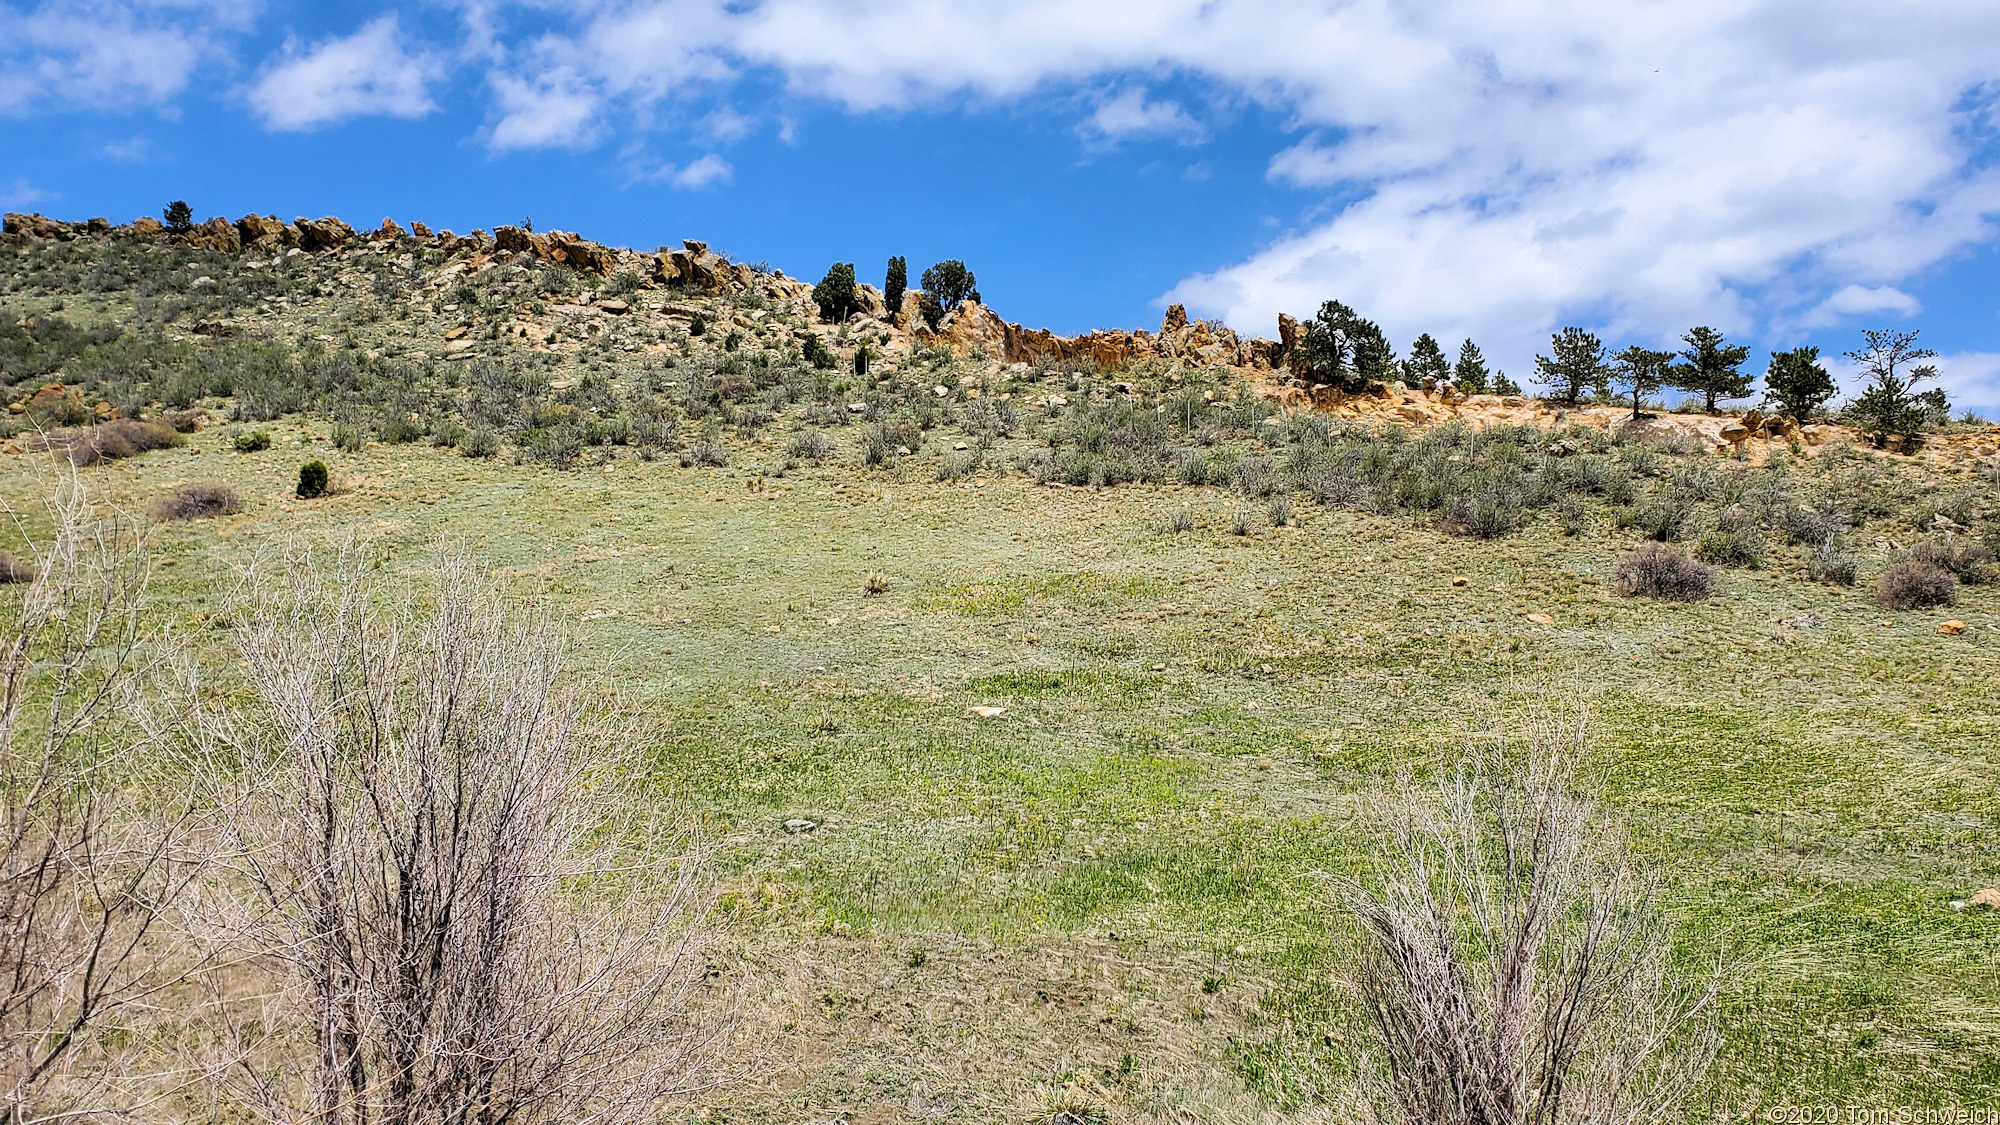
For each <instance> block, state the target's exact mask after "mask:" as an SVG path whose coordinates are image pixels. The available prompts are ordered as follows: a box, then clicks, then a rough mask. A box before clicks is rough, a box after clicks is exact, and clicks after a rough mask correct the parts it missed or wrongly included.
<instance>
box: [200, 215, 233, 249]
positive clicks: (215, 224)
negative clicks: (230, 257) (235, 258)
mask: <svg viewBox="0 0 2000 1125" xmlns="http://www.w3.org/2000/svg"><path fill="white" fill-rule="evenodd" d="M187 240H188V244H189V245H191V246H199V247H201V248H202V249H204V250H216V251H220V252H222V253H225V254H234V253H236V252H237V251H239V250H241V249H243V239H242V236H241V235H239V234H237V232H236V224H235V223H232V222H230V221H229V220H228V219H225V218H222V217H221V216H217V217H215V218H213V219H210V220H208V221H207V222H205V223H199V224H197V225H196V226H195V228H194V229H193V230H191V231H189V232H187Z"/></svg>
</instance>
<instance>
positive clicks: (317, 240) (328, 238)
mask: <svg viewBox="0 0 2000 1125" xmlns="http://www.w3.org/2000/svg"><path fill="white" fill-rule="evenodd" d="M292 225H293V226H294V227H296V228H297V229H298V232H299V246H300V248H301V249H304V250H306V251H309V252H311V253H319V252H321V251H324V250H338V249H340V248H341V247H343V246H345V245H347V244H348V242H350V241H352V240H353V238H354V228H353V227H350V226H348V225H347V224H346V223H343V222H341V221H340V220H339V219H337V218H334V217H333V216H332V215H328V216H327V217H326V218H324V219H308V218H305V217H304V216H301V217H299V218H297V219H294V220H293V221H292Z"/></svg>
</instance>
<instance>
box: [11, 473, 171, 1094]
mask: <svg viewBox="0 0 2000 1125" xmlns="http://www.w3.org/2000/svg"><path fill="white" fill-rule="evenodd" d="M49 510H50V511H49V514H50V516H51V517H52V520H51V522H52V523H53V524H54V527H55V532H54V537H53V539H52V540H51V541H50V542H49V543H48V544H47V545H46V546H45V547H43V548H40V549H38V551H37V555H38V558H37V560H36V563H35V564H34V565H33V566H32V567H26V565H25V564H22V563H19V562H15V561H12V560H10V566H12V567H24V568H26V569H29V570H30V571H31V573H30V575H29V580H28V585H27V588H26V589H25V590H24V591H22V593H21V594H20V596H19V597H20V601H19V607H18V613H10V614H9V615H8V622H7V625H6V626H5V627H4V631H0V1121H4V1122H8V1123H10V1125H18V1123H21V1122H26V1121H31V1120H44V1121H46V1120H54V1119H56V1118H66V1117H72V1116H74V1117H86V1116H94V1115H96V1114H97V1113H99V1112H102V1111H104V1110H105V1109H106V1108H107V1107H104V1106H100V1105H98V1104H96V1097H95V1095H96V1094H97V1092H98V1089H99V1088H100V1084H101V1083H102V1082H103V1081H105V1080H107V1079H111V1078H117V1077H121V1076H126V1067H124V1066H123V1065H122V1063H121V1061H120V1060H119V1059H118V1058H117V1057H116V1055H115V1052H117V1051H118V1050H119V1048H120V1047H121V1045H122V1041H121V1040H120V1039H119V1038H118V1037H116V1036H108V1037H105V1036H99V1035H97V1034H95V1029H96V1028H99V1027H101V1026H102V1025H104V1024H105V1023H106V1021H107V1020H109V1019H111V1018H113V1017H115V1016H117V1015H119V1014H122V1013H124V1012H125V1011H127V1010H128V1009H131V1008H133V1007H134V1006H136V1005H142V1004H144V1003H146V1002H147V1001H148V1000H149V999H151V998H152V997H154V996H156V995H157V994H158V993H159V992H160V991H161V990H163V989H165V988H167V987H169V986H171V985H172V984H174V983H176V982H177V981H178V980H180V979H181V977H182V974H184V973H185V971H186V970H187V968H188V967H189V963H188V962H187V961H186V960H185V959H184V955H185V953H186V949H185V947H184V944H183V943H182V942H181V941H179V940H178V939H177V938H176V937H175V936H174V935H172V934H170V933H164V932H162V931H164V930H165V929H166V927H164V926H162V925H160V922H161V916H162V913H163V912H164V911H165V910H167V909H168V908H170V907H171V905H172V904H173V902H174V900H175V899H176V898H177V897H178V896H179V894H180V893H181V891H182V890H184V889H185V888H186V886H187V883H188V880H189V879H190V878H193V877H194V876H195V875H196V874H197V872H198V870H199V867H200V864H199V862H198V861H197V860H196V859H195V858H194V857H193V856H192V853H189V852H187V851H185V850H184V849H183V848H182V846H181V845H182V844H183V843H184V841H185V838H186V831H185V830H186V828H187V826H188V819H187V817H186V816H185V815H181V816H175V815H172V813H171V812H169V813H167V814H164V815H159V814H155V815H151V816H149V815H147V814H146V813H145V812H144V811H142V810H140V809H137V808H135V807H134V806H133V803H132V802H131V801H130V800H128V799H127V797H126V794H125V793H124V792H123V791H122V790H121V789H120V787H119V786H117V784H116V782H115V778H116V776H117V774H118V772H119V771H120V769H121V768H122V767H123V766H124V765H125V763H126V760H127V755H128V752H129V750H130V749H131V748H132V746H133V745H135V740H134V739H133V738H131V737H129V736H128V733H127V731H128V728H127V727H126V724H125V722H124V716H125V714H126V713H127V712H126V704H127V702H128V700H129V692H130V689H131V687H132V686H133V685H134V684H135V683H136V682H137V681H138V680H139V679H140V678H141V677H142V676H143V675H144V674H145V672H146V664H147V661H146V660H145V659H144V655H143V654H144V653H145V652H146V647H145V645H144V644H143V641H144V636H143V634H142V631H141V629H140V624H139V622H140V615H141V612H142V609H143V606H144V594H145V579H146V559H145V555H144V552H143V550H142V548H141V546H140V543H139V540H138V536H137V535H136V533H135V530H134V529H133V528H132V527H131V526H129V525H128V524H126V523H124V522H123V521H121V520H117V519H100V518H97V517H95V516H94V515H93V513H92V510H91V507H90V503H89V499H88V497H87V495H86V493H85V491H84V489H83V487H82V485H81V483H80V482H78V481H77V479H76V478H75V477H74V476H71V477H70V478H68V479H67V480H65V481H64V482H63V483H62V484H61V485H59V486H58V488H57V490H56V493H55V495H54V497H53V499H52V500H51V501H50V503H49Z"/></svg>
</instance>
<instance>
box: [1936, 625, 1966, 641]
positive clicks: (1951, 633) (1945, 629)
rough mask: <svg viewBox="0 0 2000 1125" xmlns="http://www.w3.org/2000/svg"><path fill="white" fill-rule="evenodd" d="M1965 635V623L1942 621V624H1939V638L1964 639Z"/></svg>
mask: <svg viewBox="0 0 2000 1125" xmlns="http://www.w3.org/2000/svg"><path fill="white" fill-rule="evenodd" d="M1964 635H1965V622H1963V621H1940V622H1938V636H1940V637H1962V636H1964Z"/></svg>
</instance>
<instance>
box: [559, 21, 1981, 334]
mask: <svg viewBox="0 0 2000 1125" xmlns="http://www.w3.org/2000/svg"><path fill="white" fill-rule="evenodd" d="M1996 41H2000V5H1993V4H1938V3H1935V0H1881V2H1879V3H1876V4H1872V5H1868V6H1863V7H1855V6H1848V7H1844V8H1842V9H1840V11H1839V13H1838V14H1837V16H1829V15H1828V11H1827V9H1826V8H1825V7H1824V6H1823V5H1820V4H1816V3H1811V2H1809V0H1685V2H1683V3H1679V4H1671V5H1662V4H1657V3H1646V2H1638V0H1623V2H1615V0H1607V2H1604V3H1596V4H1580V3H1575V2H1572V0H1520V2H1516V3H1509V4H1494V3H1490V2H1487V0H1440V2H1438V3H1432V4H1409V3H1400V2H1396V0H1352V2H1349V3H1343V4H1339V5H1326V4H1322V3H1319V2H1317V0H1131V2H1129V3H1125V4H1119V5H1107V4H1076V3H1073V2H1069V0H961V2H959V3H954V4H949V5H944V4H937V3H934V2H932V0H876V2H874V3H870V4H867V5H862V6H859V7H857V6H856V5H854V4H853V3H851V0H762V2H759V3H730V2H726V0H674V2H672V3H668V2H666V0H636V2H630V3H622V4H619V5H615V6H611V7H596V6H590V7H586V8H584V9H582V14H581V15H579V16H578V17H577V23H576V24H574V25H573V28H572V31H571V33H569V34H568V35H562V36H555V37H550V38H544V39H543V40H541V41H538V43H537V45H536V47H535V53H536V56H537V57H538V58H541V59H544V60H560V62H561V64H562V65H563V66H567V67H572V68H573V72H574V76H575V78H576V80H577V81H579V82H582V83H584V84H586V85H587V86H588V88H589V89H591V90H592V91H594V92H595V93H596V94H597V96H598V97H600V98H602V99H604V100H606V101H610V100H620V99H622V100H625V101H627V102H630V103H632V104H634V105H635V106H648V105H651V104H653V103H655V102H659V101H663V100H667V99H677V98H684V97H688V96H691V95H693V94H695V93H698V92H700V91H703V90H705V89H709V88H710V87H711V86H712V84H714V83H716V82H722V81H727V80H729V79H731V78H733V77H734V76H737V75H739V74H742V73H744V72H747V71H752V70H769V71H771V72H773V73H776V74H778V75H780V76H782V78H783V79H784V81H785V82H786V83H787V86H788V89H789V91H790V92H791V94H792V95H794V96H818V97H824V98H829V99H833V100H835V101H837V102H839V103H840V104H842V105H844V106H846V107H847V108H849V109H850V110H855V111H868V110H875V109H912V108H923V107H956V106H960V105H963V104H965V103H966V102H967V100H968V99H970V100H972V101H974V102H977V101H982V100H983V101H988V102H1005V101H1007V100H1010V99H1017V98H1021V97H1023V96H1026V95H1030V94H1034V93H1037V92H1043V91H1050V90H1057V89H1061V88H1064V87H1071V86H1076V87H1085V86H1097V87H1100V88H1101V87H1103V86H1104V84H1105V83H1106V82H1107V80H1108V81H1109V82H1110V83H1111V85H1112V88H1116V89H1122V90H1124V91H1125V92H1124V93H1122V94H1120V95H1119V96H1118V97H1117V98H1114V99H1112V100H1110V101H1107V102H1103V103H1100V104H1099V105H1097V106H1095V107H1094V108H1093V110H1092V116H1091V119H1090V120H1089V121H1088V122H1084V123H1080V126H1079V127H1080V129H1082V130H1084V131H1085V132H1086V133H1087V134H1090V133H1095V134H1100V135H1107V136H1109V135H1114V134H1117V133H1118V131H1119V130H1126V131H1128V132H1129V131H1130V130H1135V129H1138V130H1143V129H1148V128H1166V127H1182V126H1180V122H1181V121H1183V120H1185V121H1187V122H1190V123H1191V122H1192V117H1190V116H1188V115H1187V114H1186V111H1185V110H1181V109H1179V107H1174V106H1171V105H1168V104H1167V103H1158V104H1153V103H1148V102H1147V101H1146V100H1145V98H1144V96H1143V93H1141V92H1139V91H1138V90H1137V88H1136V86H1137V83H1136V82H1135V80H1138V81H1144V80H1149V79H1152V78H1156V77H1159V76H1163V75H1174V76H1179V77H1182V78H1185V79H1189V80H1191V81H1192V82H1193V83H1194V84H1197V85H1201V86H1205V87H1206V88H1208V89H1211V90H1213V91H1215V96H1216V97H1217V98H1218V99H1222V100H1230V99H1249V100H1252V101H1256V102H1259V103H1261V104H1263V105H1265V106H1266V107H1269V108H1270V109H1273V110H1275V111H1278V112H1280V113H1282V114H1285V115H1288V116H1289V118H1290V119H1291V120H1292V121H1293V122H1294V124H1295V125H1296V126H1297V127H1298V128H1300V129H1301V130H1302V131H1304V133H1305V137H1304V139H1303V140H1302V141H1301V142H1300V143H1298V144H1295V145H1293V146H1291V147H1290V148H1288V149H1286V150H1285V151H1284V152H1282V153H1279V154H1278V155H1277V156H1276V157H1275V158H1274V159H1273V160H1272V161H1271V163H1270V166H1269V172H1270V175H1271V176H1272V178H1273V179H1274V180H1275V181H1278V182H1281V183H1286V184H1291V185H1294V186H1299V187H1304V188H1309V189H1312V190H1315V191H1324V192H1325V195H1324V196H1323V197H1322V200H1321V203H1320V205H1326V204H1332V205H1334V209H1333V210H1331V211H1327V212H1323V213H1317V214H1316V213H1315V212H1313V211H1312V210H1310V209H1308V210H1306V211H1305V212H1304V213H1305V214H1308V215H1315V217H1312V218H1309V219H1307V220H1305V221H1304V225H1302V226H1301V227H1300V228H1298V229H1295V230H1293V231H1292V232H1291V233H1290V234H1288V235H1285V236H1282V237H1280V238H1279V239H1278V240H1277V241H1275V242H1274V243H1273V244H1271V245H1270V246H1268V247H1265V248H1263V249H1262V250H1260V251H1258V252H1256V253H1254V254H1252V255H1250V256H1249V257H1248V258H1247V259H1246V260H1245V261H1243V262H1241V263H1240V264H1238V265H1236V266H1234V267H1231V268H1229V269H1225V270H1221V271H1218V272H1216V273H1214V274H1209V275H1203V276H1197V277H1191V278H1189V279H1187V280H1186V281H1185V282H1183V283H1182V284H1181V285H1180V286H1179V287H1177V288H1176V290H1175V291H1174V293H1173V297H1174V298H1175V299H1184V300H1187V301H1189V302H1191V303H1192V304H1193V305H1194V306H1195V307H1196V308H1198V309H1199V310H1201V311H1204V312H1209V313H1218V314H1222V315H1224V316H1225V317H1227V319H1229V320H1230V321H1231V322H1232V323H1235V324H1237V325H1238V326H1239V327H1243V328H1249V329H1253V330H1256V331H1260V332H1263V333H1269V332H1270V331H1271V330H1272V322H1273V320H1274V317H1275V314H1276V313H1277V312H1278V311H1280V310H1286V311H1294V312H1298V311H1305V310H1307V309H1310V308H1312V307H1314V306H1316V305H1317V304H1318V302H1319V301H1321V300H1323V299H1325V298H1327V297H1332V296H1338V297H1340V298H1342V299H1344V300H1347V301H1348V302H1349V303H1350V304H1353V305H1356V306H1357V307H1359V308H1361V309H1363V310H1364V311H1366V312H1367V313H1368V314H1369V315H1371V316H1374V317H1376V318H1378V319H1380V320H1381V321H1382V322H1383V323H1384V325H1385V326H1386V327H1387V328H1388V329H1389V330H1390V332H1391V333H1392V335H1394V336H1396V337H1398V338H1399V339H1404V340H1407V339H1408V338H1409V337H1411V336H1414V335H1415V334H1416V333H1417V332H1419V331H1430V332H1432V333H1433V334H1437V335H1439V336H1441V337H1443V336H1449V337H1451V338H1452V339H1454V340H1455V339H1456V338H1457V337H1458V336H1460V335H1465V334H1471V335H1474V336H1476V337H1478V338H1479V339H1480V340H1481V342H1482V343H1484V344H1486V345H1488V351H1489V354H1493V355H1495V357H1496V358H1497V359H1499V360H1500V361H1501V362H1502V363H1504V364H1505V365H1506V366H1508V367H1509V368H1517V367H1520V366H1522V365H1523V364H1524V362H1525V360H1526V359H1527V357H1528V356H1529V355H1530V354H1532V351H1533V349H1534V348H1535V347H1537V346H1541V345H1543V343H1544V341H1545V340H1546V334H1547V332H1548V331H1550V330H1551V329H1552V328H1555V327H1559V326H1560V325H1561V324H1563V323H1566V322H1569V321H1572V320H1574V321H1577V322H1581V323H1589V324H1592V325H1594V326H1596V327H1598V328H1600V329H1601V330H1603V331H1605V332H1606V333H1607V334H1610V335H1613V336H1618V337H1621V338H1627V337H1638V338H1641V339H1650V338H1657V339H1660V340H1666V339H1670V338H1671V337H1672V336H1674V335H1675V334H1677V333H1678V332H1679V331H1680V330H1681V329H1683V328H1684V327H1685V326H1686V325H1688V324H1692V323H1712V324H1715V325H1716V326H1718V327H1721V328H1724V329H1725V330H1730V331H1744V330H1748V329H1750V328H1753V327H1756V326H1759V325H1768V324H1772V323H1776V322H1784V323H1787V324H1796V323H1798V322H1799V321H1800V320H1801V319H1802V318H1804V317H1806V316H1808V315H1810V314H1811V313H1812V312H1813V311H1814V310H1816V309H1818V308H1819V307H1820V306H1821V305H1822V303H1823V302H1825V301H1826V300H1827V299H1828V298H1829V296H1831V295H1833V294H1836V293H1839V292H1842V291H1845V290H1846V289H1847V287H1849V286H1855V287H1859V288H1860V289H1863V290H1882V289H1894V288H1895V287H1896V286H1898V285H1900V284H1901V283H1903V281H1904V280H1905V279H1906V278H1908V277H1910V276H1911V275H1912V274H1914V273H1915V272H1916V271H1918V270H1919V269H1921V268H1923V267H1925V266H1927V265H1930V264H1932V263H1935V262H1937V261H1939V260H1941V259H1942V258H1944V257H1946V256H1948V255H1950V254H1952V253H1953V252H1955V251H1957V250H1959V249H1962V248H1964V247H1965V246H1967V245H1971V244H1976V243H1981V242H1985V241H1988V240H1991V239H1992V238H1993V236H1994V225H1993V220H1994V217H1995V213H1996V211H2000V167H1995V166H1993V165H1991V164H1990V162H1989V163H1982V161H1980V160H1978V159H1975V153H1974V152H1973V147H1974V144H1975V143H1990V141H1978V142H1975V141H1974V140H1972V139H1971V138H1975V137H1982V136H1985V135H1986V134H1984V133H1980V132H1978V130H1979V129H1981V128H1986V126H1982V125H1978V123H1977V122H1978V120H1985V119H1987V118H1990V116H1991V111H1992V103H1993V99H1994V98H1995V97H1996V92H2000V54H1996V53H1995V52H1994V51H1993V50H1992V47H1991V45H1992V44H1993V43H1994V42H1996ZM528 72H531V71H528ZM524 73H527V72H524ZM1175 112H1178V113H1179V114H1180V115H1181V116H1180V117H1179V118H1176V117H1175V116H1174V113H1175ZM1989 124H1990V123H1989ZM1987 131H1988V132H1990V129H1988V130H1987ZM1302 202H1303V201H1302ZM1828 308H1829V310H1830V309H1831V308H1832V306H1828ZM1881 311H1893V310H1891V309H1883V310H1881Z"/></svg>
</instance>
